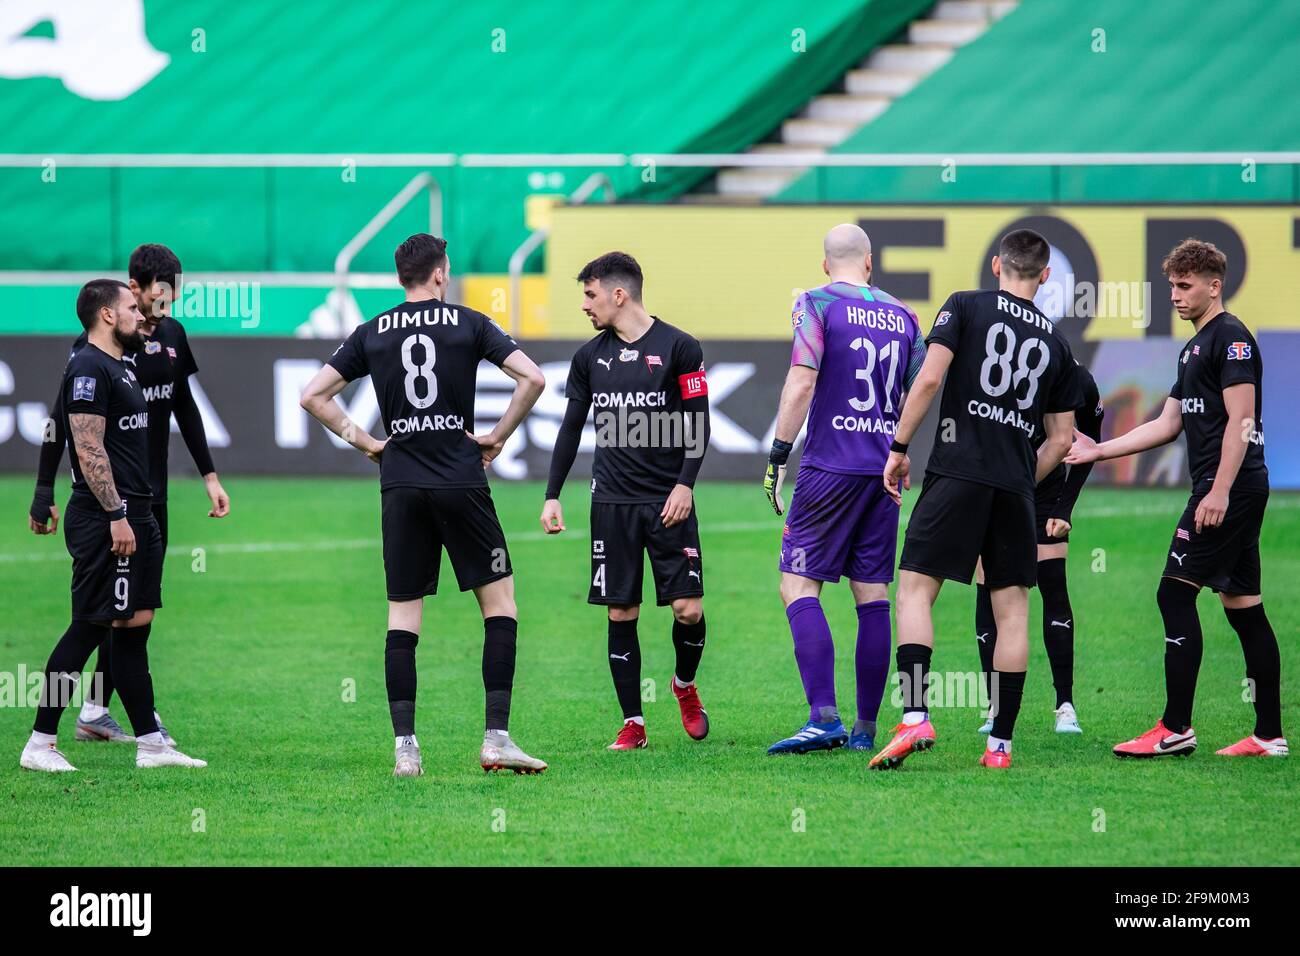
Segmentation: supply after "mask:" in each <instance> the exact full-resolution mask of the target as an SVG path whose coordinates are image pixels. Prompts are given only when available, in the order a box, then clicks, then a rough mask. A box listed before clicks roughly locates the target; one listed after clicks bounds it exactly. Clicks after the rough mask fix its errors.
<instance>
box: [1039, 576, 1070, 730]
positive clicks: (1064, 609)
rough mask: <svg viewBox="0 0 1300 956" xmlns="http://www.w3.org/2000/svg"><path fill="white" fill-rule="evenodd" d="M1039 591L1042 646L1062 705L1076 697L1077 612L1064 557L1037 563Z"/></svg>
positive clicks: (1057, 700) (1059, 704)
mask: <svg viewBox="0 0 1300 956" xmlns="http://www.w3.org/2000/svg"><path fill="white" fill-rule="evenodd" d="M1038 591H1039V593H1040V594H1042V596H1043V646H1044V647H1045V648H1047V661H1048V663H1049V664H1051V665H1052V686H1053V687H1055V688H1056V706H1057V707H1058V708H1059V707H1060V706H1061V705H1062V704H1064V703H1067V702H1068V701H1071V700H1073V698H1074V611H1073V610H1072V609H1071V608H1070V592H1069V589H1068V588H1067V586H1066V583H1065V558H1051V559H1049V560H1047V561H1039V562H1038Z"/></svg>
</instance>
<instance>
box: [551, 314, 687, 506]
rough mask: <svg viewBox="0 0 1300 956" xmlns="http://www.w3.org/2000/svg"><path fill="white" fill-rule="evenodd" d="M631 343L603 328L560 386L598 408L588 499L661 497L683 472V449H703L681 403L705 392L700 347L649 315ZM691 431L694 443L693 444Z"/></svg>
mask: <svg viewBox="0 0 1300 956" xmlns="http://www.w3.org/2000/svg"><path fill="white" fill-rule="evenodd" d="M651 318H652V319H653V321H652V323H651V325H650V328H648V329H647V330H646V332H645V334H644V335H642V336H641V338H639V339H637V340H636V341H635V342H624V341H623V340H622V339H620V338H619V337H618V333H616V332H615V331H614V330H613V329H612V328H608V329H605V330H604V331H603V332H601V333H600V334H599V335H597V336H596V337H595V338H594V339H592V340H591V341H590V342H588V343H587V344H586V345H584V346H583V347H582V348H580V349H578V351H577V354H575V355H574V356H573V363H572V364H571V365H570V366H569V378H568V380H567V382H566V383H565V386H564V393H565V396H566V397H567V398H569V399H570V400H572V401H579V402H583V403H586V404H588V405H590V406H593V407H594V408H595V413H596V414H595V425H596V458H595V461H594V462H593V464H592V479H591V498H592V500H593V501H601V502H606V503H608V504H632V503H641V502H659V501H663V500H664V499H665V498H667V497H668V495H669V493H671V492H672V490H673V487H674V486H675V485H676V484H677V483H678V479H679V477H680V476H681V474H682V466H683V463H684V461H685V458H686V455H687V453H688V450H691V454H695V455H702V454H703V448H702V447H695V445H701V444H702V443H703V441H704V439H703V438H702V437H701V431H697V432H696V433H695V434H694V436H692V435H691V433H690V431H689V429H690V428H692V427H696V426H695V425H694V423H691V422H690V421H689V419H688V416H686V415H684V414H683V411H684V407H683V403H684V402H686V401H688V400H691V399H701V401H703V400H704V399H702V398H701V396H707V395H708V385H707V384H706V381H705V377H704V351H703V349H701V348H700V343H699V342H698V341H697V340H696V339H695V338H694V337H693V336H691V335H688V334H687V333H685V332H683V331H682V330H681V329H678V328H676V327H674V326H671V325H669V324H668V323H667V322H664V321H663V320H662V319H659V318H657V317H654V316H652V317H651ZM692 437H694V440H695V445H693V443H692Z"/></svg>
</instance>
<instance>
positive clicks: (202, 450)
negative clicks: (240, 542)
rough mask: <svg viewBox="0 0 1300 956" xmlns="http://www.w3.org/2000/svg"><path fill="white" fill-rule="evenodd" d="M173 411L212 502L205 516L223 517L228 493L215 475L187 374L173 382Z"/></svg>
mask: <svg viewBox="0 0 1300 956" xmlns="http://www.w3.org/2000/svg"><path fill="white" fill-rule="evenodd" d="M172 414H173V415H174V416H175V418H176V427H177V428H179V429H180V431H181V438H183V439H184V440H185V447H186V448H187V449H188V450H189V453H190V457H191V458H193V459H194V467H195V468H197V469H198V470H199V474H200V475H202V476H203V484H204V488H205V489H206V491H207V493H208V501H210V502H211V503H212V507H211V509H209V511H208V517H209V518H224V517H225V516H226V515H228V514H230V496H229V495H227V494H226V489H225V488H223V487H221V479H220V478H218V477H217V466H216V465H214V464H213V463H212V451H211V449H209V448H208V433H207V430H206V429H205V428H204V427H203V413H202V412H200V411H199V403H198V402H196V401H195V400H194V392H193V391H191V389H190V380H189V376H182V377H181V378H180V379H178V380H177V382H176V397H175V402H174V404H173V405H172Z"/></svg>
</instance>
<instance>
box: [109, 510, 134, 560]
mask: <svg viewBox="0 0 1300 956" xmlns="http://www.w3.org/2000/svg"><path fill="white" fill-rule="evenodd" d="M108 528H109V531H110V532H112V535H113V546H112V548H111V549H110V550H112V552H113V553H114V554H116V555H119V556H120V557H128V556H130V555H132V554H135V532H134V531H132V530H131V522H129V521H127V520H126V519H125V518H118V519H117V520H116V521H114V522H112V523H111V524H110V525H109V526H108Z"/></svg>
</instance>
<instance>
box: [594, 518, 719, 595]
mask: <svg viewBox="0 0 1300 956" xmlns="http://www.w3.org/2000/svg"><path fill="white" fill-rule="evenodd" d="M663 507H664V506H663V502H662V501H661V502H659V503H658V504H650V503H646V504H607V503H605V502H599V501H593V502H592V503H591V591H590V592H589V593H588V595H587V603H588V604H614V605H620V606H631V605H636V604H640V603H641V584H642V577H643V571H644V568H645V561H644V558H643V557H642V555H643V553H644V552H648V553H649V554H650V570H651V573H653V574H654V579H655V599H656V603H657V604H658V605H659V606H660V607H663V606H664V605H665V604H671V603H672V602H673V601H675V600H676V599H677V598H684V597H702V596H703V594H704V567H703V565H702V564H701V563H700V526H699V524H698V523H697V521H696V519H695V509H694V508H692V509H691V513H690V515H689V516H688V517H687V518H686V520H685V521H683V522H681V523H680V524H675V525H673V526H672V527H671V528H665V527H664V523H663V521H662V520H661V519H660V517H659V514H660V512H662V511H663Z"/></svg>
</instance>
